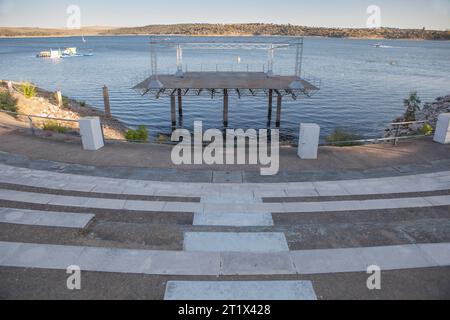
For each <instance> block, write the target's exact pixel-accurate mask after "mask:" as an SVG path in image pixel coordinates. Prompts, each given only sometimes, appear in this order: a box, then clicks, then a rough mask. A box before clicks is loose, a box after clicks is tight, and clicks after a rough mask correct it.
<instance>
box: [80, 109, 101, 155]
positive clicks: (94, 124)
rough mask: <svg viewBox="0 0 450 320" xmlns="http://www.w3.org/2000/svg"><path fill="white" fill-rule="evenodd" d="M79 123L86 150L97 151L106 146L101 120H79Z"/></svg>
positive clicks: (96, 118) (95, 118)
mask: <svg viewBox="0 0 450 320" xmlns="http://www.w3.org/2000/svg"><path fill="white" fill-rule="evenodd" d="M78 123H79V125H80V134H81V140H82V141H83V149H84V150H90V151H95V150H98V149H101V148H103V147H104V146H105V142H104V141H103V133H102V127H101V124H100V118H98V117H87V118H81V119H80V120H78Z"/></svg>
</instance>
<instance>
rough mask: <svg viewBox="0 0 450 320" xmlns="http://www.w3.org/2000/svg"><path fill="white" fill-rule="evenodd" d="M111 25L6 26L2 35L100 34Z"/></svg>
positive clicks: (62, 35) (0, 32)
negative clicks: (61, 27)
mask: <svg viewBox="0 0 450 320" xmlns="http://www.w3.org/2000/svg"><path fill="white" fill-rule="evenodd" d="M110 29H111V28H109V27H86V28H82V29H81V30H70V29H43V28H5V27H0V37H67V36H79V35H81V34H84V35H88V36H89V35H100V34H101V33H102V32H105V31H108V30H110Z"/></svg>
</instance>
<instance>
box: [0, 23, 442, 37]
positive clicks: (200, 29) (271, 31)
mask: <svg viewBox="0 0 450 320" xmlns="http://www.w3.org/2000/svg"><path fill="white" fill-rule="evenodd" d="M81 33H83V34H84V35H150V34H154V35H190V36H219V35H228V36H233V35H234V36H238V35H254V36H258V35H268V36H270V35H272V36H317V37H331V38H369V39H415V40H450V30H447V31H437V30H426V29H425V28H423V29H396V28H378V29H354V28H318V27H304V26H297V25H291V24H264V23H249V24H174V25H149V26H144V27H134V28H116V29H108V28H105V27H103V28H83V29H82V30H67V29H40V28H0V36H2V37H33V36H35V37H37V36H41V37H44V36H71V35H72V36H74V35H79V34H81Z"/></svg>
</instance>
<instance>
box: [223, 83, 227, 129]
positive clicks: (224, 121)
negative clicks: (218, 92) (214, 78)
mask: <svg viewBox="0 0 450 320" xmlns="http://www.w3.org/2000/svg"><path fill="white" fill-rule="evenodd" d="M223 126H224V127H225V128H227V127H228V89H223Z"/></svg>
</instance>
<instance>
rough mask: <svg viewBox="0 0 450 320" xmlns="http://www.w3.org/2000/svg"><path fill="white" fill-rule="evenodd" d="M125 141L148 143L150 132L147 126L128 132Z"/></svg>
mask: <svg viewBox="0 0 450 320" xmlns="http://www.w3.org/2000/svg"><path fill="white" fill-rule="evenodd" d="M125 139H127V140H128V141H139V142H147V141H148V131H147V128H146V127H145V126H139V128H138V129H137V130H128V131H127V133H126V134H125Z"/></svg>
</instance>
